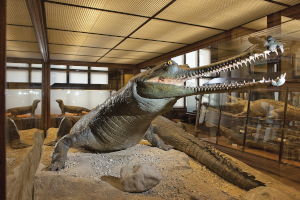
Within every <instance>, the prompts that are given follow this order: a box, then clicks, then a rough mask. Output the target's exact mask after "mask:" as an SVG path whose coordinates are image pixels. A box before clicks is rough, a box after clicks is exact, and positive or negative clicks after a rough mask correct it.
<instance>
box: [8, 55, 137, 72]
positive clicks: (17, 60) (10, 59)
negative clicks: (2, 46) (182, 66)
mask: <svg viewBox="0 0 300 200" xmlns="http://www.w3.org/2000/svg"><path fill="white" fill-rule="evenodd" d="M7 62H9V63H31V64H43V60H41V59H32V58H14V57H8V58H7ZM49 62H50V64H52V65H74V66H93V67H109V68H119V69H136V65H131V64H115V63H96V62H80V61H67V60H50V61H49Z"/></svg>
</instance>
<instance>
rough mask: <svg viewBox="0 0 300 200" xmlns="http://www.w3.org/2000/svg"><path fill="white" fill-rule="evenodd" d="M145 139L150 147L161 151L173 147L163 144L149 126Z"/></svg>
mask: <svg viewBox="0 0 300 200" xmlns="http://www.w3.org/2000/svg"><path fill="white" fill-rule="evenodd" d="M145 138H146V140H148V142H150V143H151V144H152V146H154V147H158V148H160V149H162V150H165V151H168V150H170V149H172V148H173V146H171V145H168V144H166V143H164V141H163V140H162V139H160V137H159V136H158V135H157V134H154V131H153V127H152V125H150V126H149V128H148V130H147V132H146V135H145Z"/></svg>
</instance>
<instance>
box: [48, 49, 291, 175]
mask: <svg viewBox="0 0 300 200" xmlns="http://www.w3.org/2000/svg"><path fill="white" fill-rule="evenodd" d="M259 55H260V54H259ZM246 56H247V54H246V53H244V54H242V55H238V56H236V57H233V58H230V59H226V60H225V61H224V62H223V61H220V62H217V63H214V64H210V65H207V66H204V67H197V68H189V67H188V65H177V64H176V63H175V62H174V61H168V62H163V63H162V64H160V65H158V66H156V67H154V68H152V69H150V70H147V71H145V72H143V73H140V74H138V75H136V76H135V77H133V78H132V79H131V80H130V81H129V82H128V84H127V85H126V86H125V87H123V88H122V89H121V90H119V91H118V92H116V93H115V94H114V95H113V96H111V97H110V98H108V99H107V100H106V101H105V102H104V103H103V104H101V105H99V106H97V107H96V108H94V109H93V110H91V111H90V112H89V113H87V114H86V115H84V116H83V117H82V118H81V119H80V120H79V121H78V122H77V123H76V124H75V125H74V126H73V128H72V131H71V133H69V134H67V135H65V136H64V137H62V138H61V139H60V140H59V141H58V142H57V144H56V146H55V148H54V152H53V155H52V161H51V165H50V166H48V169H50V170H60V169H62V168H64V165H65V160H66V157H67V152H68V150H69V148H70V147H74V146H81V147H84V148H87V149H92V150H98V151H114V150H121V149H126V148H129V147H131V146H133V145H136V144H137V143H138V142H139V141H140V140H141V139H142V138H143V137H144V136H145V137H146V139H147V140H148V141H149V142H150V143H151V144H152V145H153V146H156V147H158V148H161V149H164V150H168V149H170V148H171V146H170V145H167V144H165V143H164V142H163V141H162V140H161V139H160V138H159V137H156V136H155V135H153V131H152V127H151V122H152V121H153V120H154V119H155V118H156V117H157V116H158V115H161V114H163V113H165V112H167V111H169V110H171V109H172V108H173V105H174V104H175V103H176V101H177V100H178V99H180V98H182V97H185V96H190V95H196V94H210V93H224V92H233V91H242V90H249V89H257V88H260V87H266V86H272V85H275V86H280V85H282V84H283V83H284V82H285V75H282V76H281V77H280V78H279V79H277V80H261V81H258V82H255V81H254V82H251V83H241V84H238V83H236V84H228V85H226V84H224V85H218V86H204V87H202V86H201V87H196V88H189V87H185V86H183V83H184V82H185V81H187V80H189V79H194V78H198V77H202V76H205V75H207V74H208V73H212V72H217V73H218V72H220V71H223V70H231V69H232V68H235V67H237V68H238V67H239V66H242V65H243V64H242V63H244V64H245V65H246V64H247V62H251V60H255V57H253V58H251V59H250V57H249V59H248V58H245V57H246ZM256 57H258V56H256ZM204 163H205V162H204ZM223 175H224V176H227V175H226V174H223Z"/></svg>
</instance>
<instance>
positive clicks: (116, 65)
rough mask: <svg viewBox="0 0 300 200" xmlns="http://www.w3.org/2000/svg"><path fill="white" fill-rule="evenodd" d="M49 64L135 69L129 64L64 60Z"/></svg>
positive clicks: (52, 61)
mask: <svg viewBox="0 0 300 200" xmlns="http://www.w3.org/2000/svg"><path fill="white" fill-rule="evenodd" d="M50 64H53V65H74V66H93V67H109V68H122V69H135V68H136V65H131V64H115V63H97V62H80V61H65V60H51V61H50Z"/></svg>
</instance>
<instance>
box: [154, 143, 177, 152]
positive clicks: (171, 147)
mask: <svg viewBox="0 0 300 200" xmlns="http://www.w3.org/2000/svg"><path fill="white" fill-rule="evenodd" d="M158 148H160V149H162V150H164V151H169V150H170V149H173V148H174V147H173V146H172V145H168V144H165V143H161V144H160V145H159V146H158Z"/></svg>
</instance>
